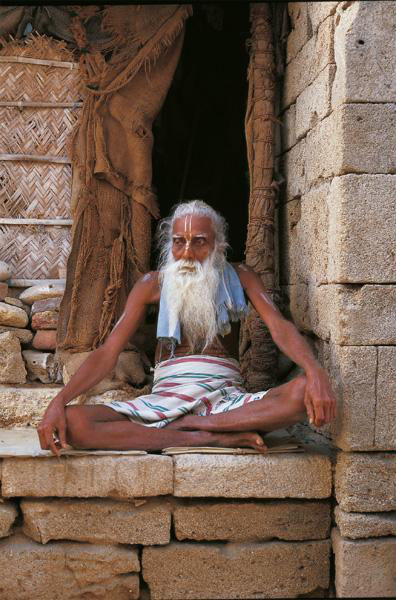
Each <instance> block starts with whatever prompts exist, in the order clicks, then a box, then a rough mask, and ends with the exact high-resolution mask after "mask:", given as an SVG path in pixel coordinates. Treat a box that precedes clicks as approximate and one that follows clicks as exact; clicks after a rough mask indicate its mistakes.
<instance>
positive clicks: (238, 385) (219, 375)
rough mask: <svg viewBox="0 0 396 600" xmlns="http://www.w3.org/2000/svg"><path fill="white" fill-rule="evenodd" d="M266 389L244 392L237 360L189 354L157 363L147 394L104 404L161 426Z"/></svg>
mask: <svg viewBox="0 0 396 600" xmlns="http://www.w3.org/2000/svg"><path fill="white" fill-rule="evenodd" d="M266 393H267V392H266V391H263V392H256V393H254V394H249V393H248V392H246V390H245V389H244V388H243V379H242V376H241V371H240V368H239V363H238V361H236V360H234V359H232V358H217V357H215V356H206V355H192V356H183V357H176V358H172V359H169V360H165V361H163V362H161V363H159V364H158V365H157V367H156V368H155V371H154V383H153V388H152V393H151V394H148V395H145V396H139V397H137V398H134V399H133V400H129V401H125V402H117V401H112V402H110V403H109V404H107V406H108V407H109V408H112V409H114V410H116V411H117V412H120V413H122V414H124V415H126V416H128V417H129V418H130V420H131V421H134V422H136V423H139V424H140V425H145V426H146V427H165V426H166V425H168V423H170V422H171V421H174V420H175V419H178V418H179V417H182V416H184V415H187V414H194V415H200V416H206V415H211V414H217V413H222V412H227V411H229V410H232V409H234V408H240V407H241V406H243V405H244V404H247V403H248V402H253V401H254V400H259V399H261V398H262V397H263V396H264V395H265V394H266Z"/></svg>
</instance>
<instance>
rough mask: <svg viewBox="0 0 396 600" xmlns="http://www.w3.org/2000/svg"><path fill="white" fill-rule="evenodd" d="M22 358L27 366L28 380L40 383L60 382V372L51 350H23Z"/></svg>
mask: <svg viewBox="0 0 396 600" xmlns="http://www.w3.org/2000/svg"><path fill="white" fill-rule="evenodd" d="M22 356H23V360H24V361H25V365H26V368H27V373H28V378H29V380H30V381H35V380H38V381H41V383H61V382H62V372H61V368H60V366H59V364H58V363H57V361H56V360H55V355H54V354H52V353H51V352H37V351H35V350H23V351H22Z"/></svg>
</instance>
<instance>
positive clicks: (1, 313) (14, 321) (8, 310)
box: [0, 302, 29, 328]
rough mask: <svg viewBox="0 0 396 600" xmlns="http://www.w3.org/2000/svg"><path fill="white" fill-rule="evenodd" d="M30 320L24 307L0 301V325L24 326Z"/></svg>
mask: <svg viewBox="0 0 396 600" xmlns="http://www.w3.org/2000/svg"><path fill="white" fill-rule="evenodd" d="M28 322H29V317H28V316H27V314H26V312H25V311H24V310H23V309H22V308H19V307H18V306H12V305H11V304H6V303H5V302H0V325H10V326H11V327H19V328H24V327H26V325H27V324H28Z"/></svg>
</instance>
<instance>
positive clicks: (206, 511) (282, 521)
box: [173, 500, 330, 542]
mask: <svg viewBox="0 0 396 600" xmlns="http://www.w3.org/2000/svg"><path fill="white" fill-rule="evenodd" d="M173 518H174V524H175V533H176V537H177V539H178V540H186V539H189V540H196V541H203V540H207V541H219V540H228V541H232V542H242V541H244V542H248V541H249V542H253V541H259V540H266V539H267V540H268V539H271V538H277V539H280V540H297V541H301V540H318V539H325V538H327V537H328V536H329V530H330V505H329V503H328V502H289V501H284V502H282V501H277V502H271V501H269V502H260V503H259V502H249V503H244V502H218V501H217V500H214V501H210V500H209V501H206V502H203V501H199V500H197V501H195V502H194V501H191V502H189V501H188V502H187V504H185V505H183V504H179V505H177V506H176V508H175V509H174V512H173Z"/></svg>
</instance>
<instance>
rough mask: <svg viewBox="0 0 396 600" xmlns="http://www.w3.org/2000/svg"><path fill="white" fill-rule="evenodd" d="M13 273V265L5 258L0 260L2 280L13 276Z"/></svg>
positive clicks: (0, 277) (0, 276) (0, 278)
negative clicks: (5, 260)
mask: <svg viewBox="0 0 396 600" xmlns="http://www.w3.org/2000/svg"><path fill="white" fill-rule="evenodd" d="M11 273H12V272H11V267H10V266H9V265H8V264H7V263H6V262H4V261H3V260H0V281H7V279H9V278H10V277H11Z"/></svg>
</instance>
